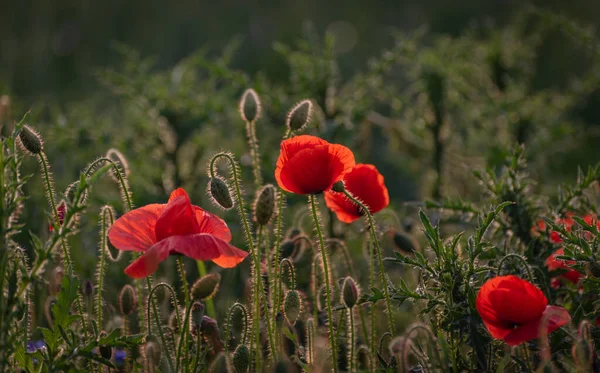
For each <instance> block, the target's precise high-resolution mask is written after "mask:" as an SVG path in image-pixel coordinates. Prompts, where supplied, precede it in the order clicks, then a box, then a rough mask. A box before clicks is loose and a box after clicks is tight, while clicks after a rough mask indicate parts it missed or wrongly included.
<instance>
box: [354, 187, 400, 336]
mask: <svg viewBox="0 0 600 373" xmlns="http://www.w3.org/2000/svg"><path fill="white" fill-rule="evenodd" d="M344 195H346V197H347V198H348V199H350V200H351V201H352V202H354V203H355V204H356V205H358V206H360V208H361V211H362V212H363V213H364V214H365V215H366V217H367V224H369V232H370V233H371V240H372V241H373V244H374V245H375V251H376V254H377V261H378V262H379V278H380V280H381V286H383V294H384V296H385V304H386V307H387V312H388V322H389V326H390V331H391V332H392V335H396V332H395V330H394V317H393V314H392V302H391V300H390V291H389V289H388V283H387V281H386V279H385V269H384V267H383V256H382V254H381V251H382V250H381V246H380V245H379V238H377V232H376V231H375V221H374V220H373V215H371V212H370V211H369V209H368V208H367V207H366V206H365V205H364V204H363V203H362V202H360V201H359V200H358V199H356V198H354V196H352V194H350V193H348V191H347V190H345V191H344Z"/></svg>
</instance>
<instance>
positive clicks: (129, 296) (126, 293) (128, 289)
mask: <svg viewBox="0 0 600 373" xmlns="http://www.w3.org/2000/svg"><path fill="white" fill-rule="evenodd" d="M136 307H137V295H136V294H135V290H134V289H133V287H132V286H131V285H125V286H123V289H121V293H120V294H119V309H120V311H121V314H122V315H123V316H129V315H131V314H132V313H133V311H135V309H136Z"/></svg>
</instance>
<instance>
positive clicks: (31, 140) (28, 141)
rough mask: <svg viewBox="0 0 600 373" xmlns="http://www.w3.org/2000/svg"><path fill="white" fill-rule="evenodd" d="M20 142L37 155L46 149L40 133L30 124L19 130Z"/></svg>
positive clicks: (29, 151) (24, 148)
mask: <svg viewBox="0 0 600 373" xmlns="http://www.w3.org/2000/svg"><path fill="white" fill-rule="evenodd" d="M19 143H20V144H21V147H22V148H23V150H25V151H26V152H28V153H30V154H31V155H37V154H40V153H41V152H42V150H44V142H43V141H42V138H41V137H40V135H39V134H38V133H37V132H36V131H35V130H34V129H33V128H31V127H29V126H28V125H24V126H23V128H22V129H21V132H19Z"/></svg>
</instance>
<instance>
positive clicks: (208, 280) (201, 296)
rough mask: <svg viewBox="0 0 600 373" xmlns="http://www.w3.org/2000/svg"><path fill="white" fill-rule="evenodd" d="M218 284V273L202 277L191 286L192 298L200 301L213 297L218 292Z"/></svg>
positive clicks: (219, 276) (219, 278) (219, 280)
mask: <svg viewBox="0 0 600 373" xmlns="http://www.w3.org/2000/svg"><path fill="white" fill-rule="evenodd" d="M220 283H221V275H220V274H218V273H209V274H207V275H205V276H202V277H201V278H199V279H198V280H196V282H195V283H194V285H193V286H192V298H193V299H195V300H198V301H200V300H205V299H209V298H212V297H214V296H215V295H216V294H217V292H218V291H219V284H220Z"/></svg>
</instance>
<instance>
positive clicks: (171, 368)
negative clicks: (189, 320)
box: [146, 277, 181, 372]
mask: <svg viewBox="0 0 600 373" xmlns="http://www.w3.org/2000/svg"><path fill="white" fill-rule="evenodd" d="M146 279H148V277H146ZM147 284H148V287H149V289H150V291H149V292H148V302H147V309H148V311H147V312H148V317H147V320H148V335H151V334H152V324H151V323H150V306H151V305H152V311H153V313H154V322H155V324H156V327H157V328H158V336H159V337H160V342H161V344H162V351H165V353H164V354H163V356H164V357H165V358H166V359H167V363H168V364H169V371H171V372H176V370H175V364H173V360H172V359H171V355H170V354H169V353H168V351H169V348H168V346H167V339H166V338H165V333H164V331H163V328H162V324H161V322H160V318H159V316H158V309H157V307H156V303H155V302H154V301H153V299H154V292H155V291H156V289H158V288H159V287H166V288H167V289H168V290H169V292H170V293H171V299H172V300H173V305H174V306H175V310H176V312H175V316H176V317H177V325H181V320H179V311H178V310H179V305H178V304H177V295H176V294H175V290H173V288H172V287H171V286H169V285H168V284H165V283H160V284H158V285H156V286H155V287H152V284H151V282H150V281H149V280H148V282H147Z"/></svg>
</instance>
